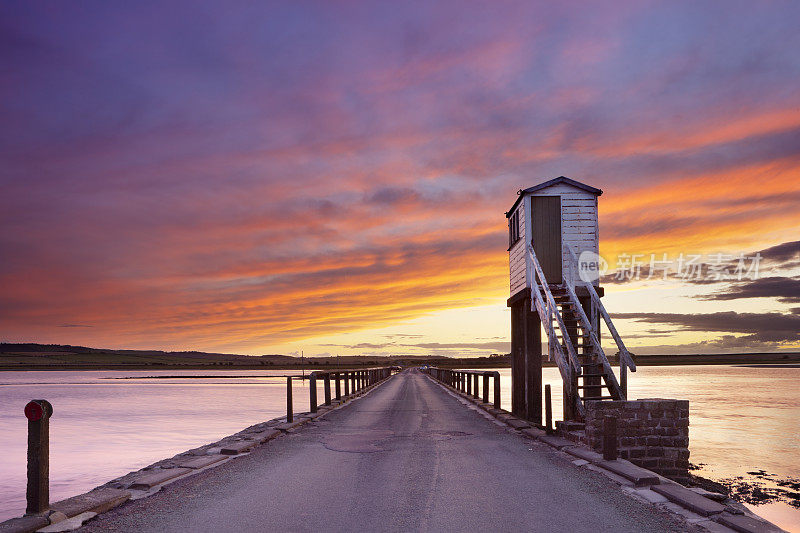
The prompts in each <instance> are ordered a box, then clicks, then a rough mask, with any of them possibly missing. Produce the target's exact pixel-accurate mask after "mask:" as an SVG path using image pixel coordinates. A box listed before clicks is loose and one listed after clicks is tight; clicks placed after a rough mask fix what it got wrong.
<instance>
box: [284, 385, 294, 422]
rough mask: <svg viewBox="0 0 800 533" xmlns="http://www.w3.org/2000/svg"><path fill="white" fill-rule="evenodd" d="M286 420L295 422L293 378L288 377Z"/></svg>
mask: <svg viewBox="0 0 800 533" xmlns="http://www.w3.org/2000/svg"><path fill="white" fill-rule="evenodd" d="M286 421H287V422H294V411H293V410H292V378H286Z"/></svg>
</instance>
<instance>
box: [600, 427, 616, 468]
mask: <svg viewBox="0 0 800 533" xmlns="http://www.w3.org/2000/svg"><path fill="white" fill-rule="evenodd" d="M616 458H617V419H616V418H614V417H613V416H606V417H604V418H603V459H605V460H606V461H613V460H614V459H616Z"/></svg>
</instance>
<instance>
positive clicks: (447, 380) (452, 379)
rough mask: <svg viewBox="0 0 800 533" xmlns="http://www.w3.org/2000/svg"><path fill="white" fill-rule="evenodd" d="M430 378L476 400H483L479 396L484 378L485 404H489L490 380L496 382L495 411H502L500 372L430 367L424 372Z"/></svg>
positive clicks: (493, 400) (493, 401) (493, 399)
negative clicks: (480, 385)
mask: <svg viewBox="0 0 800 533" xmlns="http://www.w3.org/2000/svg"><path fill="white" fill-rule="evenodd" d="M422 372H425V373H427V374H428V375H429V376H431V377H432V378H434V379H435V380H437V381H440V382H442V383H444V384H445V385H447V386H449V387H452V388H454V389H456V390H457V391H461V392H463V393H464V394H469V395H472V396H473V397H474V398H481V396H480V394H479V392H478V391H479V390H480V389H479V387H478V385H479V383H480V379H481V378H483V398H482V399H483V402H484V403H489V380H490V379H493V380H494V396H493V398H492V403H493V405H494V407H495V409H500V372H498V371H496V370H452V369H449V368H438V367H435V366H429V367H427V368H425V369H423V370H422Z"/></svg>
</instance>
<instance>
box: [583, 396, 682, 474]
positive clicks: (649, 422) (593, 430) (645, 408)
mask: <svg viewBox="0 0 800 533" xmlns="http://www.w3.org/2000/svg"><path fill="white" fill-rule="evenodd" d="M606 416H613V417H614V418H616V419H617V447H618V449H619V455H620V457H621V458H623V459H627V460H629V461H630V462H632V463H634V464H636V465H639V466H641V467H643V468H647V469H649V470H652V471H654V472H656V473H658V474H661V475H662V476H664V477H668V478H670V479H673V480H675V481H679V482H680V481H685V480H687V479H688V478H689V401H688V400H667V399H663V398H646V399H642V400H632V401H590V402H587V404H586V437H585V438H586V443H587V444H588V445H589V446H591V447H592V448H594V449H596V450H602V446H603V419H604V418H605V417H606Z"/></svg>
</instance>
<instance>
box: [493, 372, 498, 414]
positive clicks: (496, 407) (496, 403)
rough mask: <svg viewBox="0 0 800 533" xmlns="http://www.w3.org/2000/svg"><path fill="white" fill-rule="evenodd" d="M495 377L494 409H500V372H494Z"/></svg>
mask: <svg viewBox="0 0 800 533" xmlns="http://www.w3.org/2000/svg"><path fill="white" fill-rule="evenodd" d="M492 374H493V375H494V408H495V409H500V372H492Z"/></svg>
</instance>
